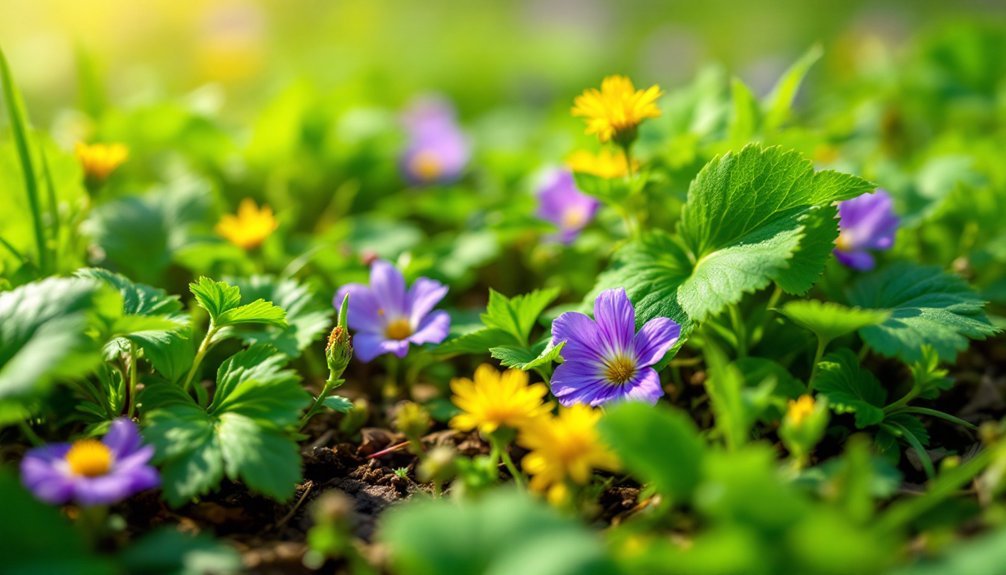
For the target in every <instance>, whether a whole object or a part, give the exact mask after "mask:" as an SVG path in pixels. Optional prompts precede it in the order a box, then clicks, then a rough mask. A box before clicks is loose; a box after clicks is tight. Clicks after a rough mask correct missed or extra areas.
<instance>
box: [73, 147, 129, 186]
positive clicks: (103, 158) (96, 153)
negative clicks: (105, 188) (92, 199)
mask: <svg viewBox="0 0 1006 575" xmlns="http://www.w3.org/2000/svg"><path fill="white" fill-rule="evenodd" d="M75 151H76V154H77V161H79V162H80V165H81V166H82V167H83V168H84V175H85V176H86V177H87V179H88V180H91V181H94V182H103V181H105V180H106V179H107V178H108V176H109V175H111V173H112V172H114V171H115V169H116V168H118V167H119V166H121V165H122V164H123V162H125V161H126V159H127V158H129V148H127V147H126V146H124V145H122V144H85V143H84V142H77V147H76V150H75Z"/></svg>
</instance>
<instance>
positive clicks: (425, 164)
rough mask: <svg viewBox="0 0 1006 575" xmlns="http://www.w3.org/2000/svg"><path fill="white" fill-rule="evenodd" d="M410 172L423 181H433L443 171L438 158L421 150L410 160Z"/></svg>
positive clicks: (427, 151) (429, 152)
mask: <svg viewBox="0 0 1006 575" xmlns="http://www.w3.org/2000/svg"><path fill="white" fill-rule="evenodd" d="M412 171H413V172H414V173H415V174H416V175H417V176H419V178H420V179H422V180H425V181H430V180H435V179H437V177H439V176H440V174H441V172H442V171H443V166H442V165H441V163H440V158H438V157H437V155H436V154H434V153H433V152H431V151H429V150H423V151H421V152H419V153H418V154H416V155H415V156H414V157H413V158H412Z"/></svg>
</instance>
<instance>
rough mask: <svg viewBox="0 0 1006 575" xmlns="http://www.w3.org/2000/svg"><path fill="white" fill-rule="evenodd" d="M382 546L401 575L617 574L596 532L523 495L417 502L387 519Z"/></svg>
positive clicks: (506, 492)
mask: <svg viewBox="0 0 1006 575" xmlns="http://www.w3.org/2000/svg"><path fill="white" fill-rule="evenodd" d="M379 538H380V540H381V541H382V542H383V543H384V544H386V545H387V546H388V547H389V548H390V549H394V553H393V555H392V562H393V564H394V566H395V567H396V572H397V573H409V574H411V575H443V574H445V573H481V574H484V575H507V574H512V573H521V574H523V575H573V574H576V575H593V574H597V575H600V574H602V573H614V572H616V571H615V566H614V565H613V564H612V562H611V560H610V559H609V558H608V557H607V556H606V555H605V552H604V545H602V544H601V541H600V539H599V538H598V537H597V535H596V534H595V533H592V532H591V531H589V530H588V529H586V528H585V527H583V526H582V525H580V523H579V522H577V521H575V520H574V519H572V518H569V517H563V516H561V515H559V514H557V513H555V512H554V511H552V510H551V509H550V508H549V507H548V506H545V505H542V504H541V503H540V502H537V501H535V500H534V499H532V498H531V497H530V496H529V495H527V494H525V493H519V492H516V491H511V490H499V491H495V492H493V493H490V494H488V495H486V496H484V497H482V498H481V499H479V500H476V501H474V502H470V503H465V504H459V503H456V502H454V501H450V500H448V499H438V500H429V499H426V500H423V499H420V500H416V501H412V502H409V503H406V504H404V505H402V506H400V507H397V508H395V509H392V510H391V511H389V512H388V513H387V514H386V515H384V516H383V518H382V520H381V525H380V531H379Z"/></svg>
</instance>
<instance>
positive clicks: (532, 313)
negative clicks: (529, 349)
mask: <svg viewBox="0 0 1006 575" xmlns="http://www.w3.org/2000/svg"><path fill="white" fill-rule="evenodd" d="M557 297H559V289H558V288H550V289H544V290H536V291H533V292H531V293H527V294H523V295H518V296H514V297H512V298H508V297H506V296H505V295H503V294H501V293H499V292H497V291H496V290H494V289H491V288H490V290H489V304H488V305H487V306H486V313H484V314H482V323H484V324H485V325H486V327H489V328H497V329H501V330H503V331H505V332H507V333H509V334H511V335H513V336H514V337H515V338H517V341H518V342H521V343H527V341H528V338H529V337H530V336H531V330H532V329H533V328H534V325H535V322H536V321H537V320H538V316H540V315H541V312H543V311H545V308H546V307H548V305H549V304H550V303H552V302H553V301H555V298H557Z"/></svg>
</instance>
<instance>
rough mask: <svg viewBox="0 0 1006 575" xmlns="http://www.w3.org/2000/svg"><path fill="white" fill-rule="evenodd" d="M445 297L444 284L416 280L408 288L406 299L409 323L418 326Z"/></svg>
mask: <svg viewBox="0 0 1006 575" xmlns="http://www.w3.org/2000/svg"><path fill="white" fill-rule="evenodd" d="M445 295H447V286H445V285H444V284H442V283H440V282H438V281H435V280H431V279H427V278H419V279H417V280H416V282H415V283H414V284H412V287H411V288H409V294H408V298H407V304H406V306H407V308H408V312H409V323H411V324H412V325H419V324H420V323H421V322H422V320H423V318H424V317H425V316H426V314H428V313H430V311H431V310H432V309H433V306H435V305H437V303H438V302H440V300H442V299H444V296H445Z"/></svg>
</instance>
